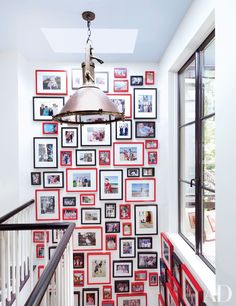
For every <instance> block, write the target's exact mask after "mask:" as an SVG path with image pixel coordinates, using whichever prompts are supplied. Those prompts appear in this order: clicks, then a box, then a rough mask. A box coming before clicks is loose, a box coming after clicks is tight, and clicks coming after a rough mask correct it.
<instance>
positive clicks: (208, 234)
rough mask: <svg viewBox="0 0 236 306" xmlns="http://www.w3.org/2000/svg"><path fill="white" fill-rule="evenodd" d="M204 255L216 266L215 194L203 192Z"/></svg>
mask: <svg viewBox="0 0 236 306" xmlns="http://www.w3.org/2000/svg"><path fill="white" fill-rule="evenodd" d="M202 203H203V220H202V226H203V237H202V254H203V255H204V256H205V257H206V258H207V259H208V260H209V262H210V263H211V264H212V265H213V266H215V243H216V237H215V231H216V229H215V194H214V193H212V192H209V191H207V190H203V198H202Z"/></svg>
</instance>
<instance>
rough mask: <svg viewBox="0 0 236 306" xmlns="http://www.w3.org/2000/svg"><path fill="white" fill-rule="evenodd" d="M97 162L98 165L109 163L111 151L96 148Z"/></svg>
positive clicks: (108, 164)
mask: <svg viewBox="0 0 236 306" xmlns="http://www.w3.org/2000/svg"><path fill="white" fill-rule="evenodd" d="M98 161H99V162H98V163H99V166H110V165H111V151H110V150H98Z"/></svg>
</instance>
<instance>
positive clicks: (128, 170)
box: [127, 168, 140, 177]
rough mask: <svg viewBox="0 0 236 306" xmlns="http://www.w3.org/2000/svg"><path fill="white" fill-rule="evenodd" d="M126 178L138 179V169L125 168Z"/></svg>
mask: <svg viewBox="0 0 236 306" xmlns="http://www.w3.org/2000/svg"><path fill="white" fill-rule="evenodd" d="M133 172H134V173H133ZM127 177H140V168H127Z"/></svg>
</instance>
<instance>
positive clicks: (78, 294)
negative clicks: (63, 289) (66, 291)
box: [74, 291, 81, 306]
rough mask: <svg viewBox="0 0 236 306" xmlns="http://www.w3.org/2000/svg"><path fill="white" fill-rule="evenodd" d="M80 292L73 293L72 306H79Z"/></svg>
mask: <svg viewBox="0 0 236 306" xmlns="http://www.w3.org/2000/svg"><path fill="white" fill-rule="evenodd" d="M80 305H81V304H80V292H79V291H74V306H80Z"/></svg>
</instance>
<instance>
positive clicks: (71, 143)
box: [61, 127, 78, 148]
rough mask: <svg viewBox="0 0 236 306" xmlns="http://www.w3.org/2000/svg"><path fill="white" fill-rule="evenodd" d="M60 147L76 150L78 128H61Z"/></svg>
mask: <svg viewBox="0 0 236 306" xmlns="http://www.w3.org/2000/svg"><path fill="white" fill-rule="evenodd" d="M61 147H62V148H77V147H78V128H77V127H62V128H61Z"/></svg>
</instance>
